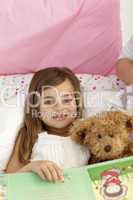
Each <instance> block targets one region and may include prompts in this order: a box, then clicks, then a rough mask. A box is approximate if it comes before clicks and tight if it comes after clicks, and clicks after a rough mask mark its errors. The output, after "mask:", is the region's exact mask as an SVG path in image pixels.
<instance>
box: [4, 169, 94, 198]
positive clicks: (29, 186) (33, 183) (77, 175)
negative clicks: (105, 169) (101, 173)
mask: <svg viewBox="0 0 133 200" xmlns="http://www.w3.org/2000/svg"><path fill="white" fill-rule="evenodd" d="M64 177H65V182H64V183H61V182H56V183H49V182H46V181H43V180H41V179H40V178H39V177H38V176H37V175H35V174H33V173H19V174H8V199H10V200H88V199H90V198H91V200H93V199H94V196H93V191H92V186H91V183H90V179H89V174H88V172H87V170H85V169H80V168H79V169H72V170H68V171H66V172H65V174H64ZM94 200H95V199H94Z"/></svg>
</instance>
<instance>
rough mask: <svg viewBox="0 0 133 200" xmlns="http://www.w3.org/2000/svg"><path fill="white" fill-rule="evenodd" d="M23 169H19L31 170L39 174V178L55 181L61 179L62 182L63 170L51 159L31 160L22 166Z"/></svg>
mask: <svg viewBox="0 0 133 200" xmlns="http://www.w3.org/2000/svg"><path fill="white" fill-rule="evenodd" d="M24 168H25V169H24V170H23V169H22V170H21V169H20V170H19V171H21V172H22V171H32V172H35V173H36V174H38V175H39V176H40V178H41V179H43V180H46V181H50V182H52V181H53V182H55V181H62V182H64V176H63V170H62V169H60V168H59V167H58V166H57V165H56V164H55V163H54V162H52V161H48V160H45V161H32V162H30V163H29V164H28V165H26V166H25V167H24Z"/></svg>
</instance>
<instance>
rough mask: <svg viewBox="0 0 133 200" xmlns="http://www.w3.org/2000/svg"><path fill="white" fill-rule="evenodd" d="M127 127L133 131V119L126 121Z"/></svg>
mask: <svg viewBox="0 0 133 200" xmlns="http://www.w3.org/2000/svg"><path fill="white" fill-rule="evenodd" d="M126 127H127V128H128V129H131V130H133V117H130V118H129V119H128V120H127V121H126Z"/></svg>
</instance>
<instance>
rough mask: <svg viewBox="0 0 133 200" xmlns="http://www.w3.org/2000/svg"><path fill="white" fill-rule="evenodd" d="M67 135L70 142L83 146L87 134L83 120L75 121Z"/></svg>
mask: <svg viewBox="0 0 133 200" xmlns="http://www.w3.org/2000/svg"><path fill="white" fill-rule="evenodd" d="M69 134H70V136H71V138H72V140H74V141H75V142H77V143H79V144H84V139H85V136H86V134H87V126H86V123H85V120H76V121H75V122H74V123H73V125H72V127H71V128H70V131H69Z"/></svg>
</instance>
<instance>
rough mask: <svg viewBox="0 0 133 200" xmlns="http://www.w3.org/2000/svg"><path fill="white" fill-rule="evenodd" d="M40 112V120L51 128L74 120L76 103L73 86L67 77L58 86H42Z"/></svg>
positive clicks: (63, 125) (62, 126) (63, 126)
mask: <svg viewBox="0 0 133 200" xmlns="http://www.w3.org/2000/svg"><path fill="white" fill-rule="evenodd" d="M40 113H41V119H42V121H43V122H44V123H45V124H46V125H47V126H49V127H53V128H65V127H67V126H68V125H70V124H71V123H72V122H73V121H74V119H75V118H76V115H77V104H76V99H75V94H74V88H73V86H72V84H71V82H70V81H69V80H68V79H66V80H65V81H64V82H63V83H61V84H59V85H58V86H49V87H47V88H46V87H45V86H44V88H43V92H42V98H41V106H40Z"/></svg>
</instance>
